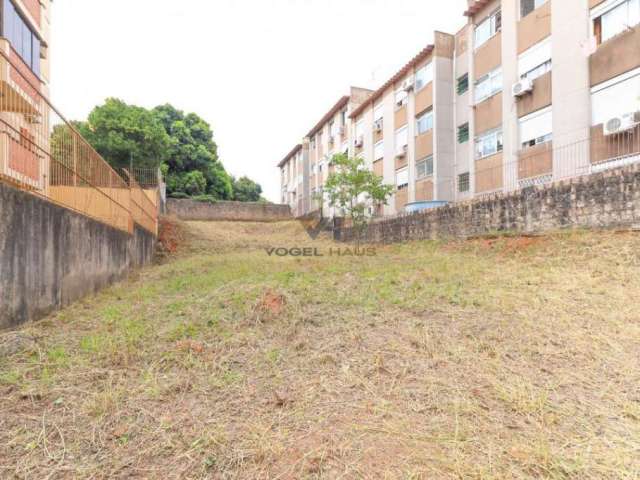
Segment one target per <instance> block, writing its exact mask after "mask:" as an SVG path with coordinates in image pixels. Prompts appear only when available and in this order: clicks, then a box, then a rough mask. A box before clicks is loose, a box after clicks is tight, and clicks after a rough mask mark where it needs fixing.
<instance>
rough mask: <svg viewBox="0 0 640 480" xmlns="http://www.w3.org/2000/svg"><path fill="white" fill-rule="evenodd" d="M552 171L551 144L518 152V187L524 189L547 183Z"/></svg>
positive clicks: (547, 143) (546, 143)
mask: <svg viewBox="0 0 640 480" xmlns="http://www.w3.org/2000/svg"><path fill="white" fill-rule="evenodd" d="M552 171H553V143H552V142H545V143H542V144H540V145H535V146H533V147H530V148H527V149H524V150H520V152H518V186H519V187H526V186H530V185H534V184H536V183H540V182H543V181H547V180H548V179H549V178H550V175H551V172H552Z"/></svg>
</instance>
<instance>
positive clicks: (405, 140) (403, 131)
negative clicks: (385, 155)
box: [396, 126, 409, 152]
mask: <svg viewBox="0 0 640 480" xmlns="http://www.w3.org/2000/svg"><path fill="white" fill-rule="evenodd" d="M408 144H409V130H408V129H407V127H406V126H404V127H402V128H399V129H398V130H396V152H400V151H401V150H403V149H404V147H406V146H407V145H408Z"/></svg>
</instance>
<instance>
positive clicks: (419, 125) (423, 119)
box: [416, 109, 433, 135]
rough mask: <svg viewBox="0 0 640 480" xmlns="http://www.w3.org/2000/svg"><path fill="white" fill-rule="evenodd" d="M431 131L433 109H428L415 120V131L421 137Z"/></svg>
mask: <svg viewBox="0 0 640 480" xmlns="http://www.w3.org/2000/svg"><path fill="white" fill-rule="evenodd" d="M430 130H433V109H429V110H427V111H426V112H424V113H423V114H422V115H420V116H419V117H418V118H417V119H416V131H417V132H418V135H422V134H423V133H426V132H428V131H430Z"/></svg>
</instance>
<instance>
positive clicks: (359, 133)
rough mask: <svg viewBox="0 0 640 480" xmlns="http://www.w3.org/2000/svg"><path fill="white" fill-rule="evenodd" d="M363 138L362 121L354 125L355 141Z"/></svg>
mask: <svg viewBox="0 0 640 480" xmlns="http://www.w3.org/2000/svg"><path fill="white" fill-rule="evenodd" d="M362 137H364V120H358V123H356V139H360V138H362Z"/></svg>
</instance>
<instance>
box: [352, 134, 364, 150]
mask: <svg viewBox="0 0 640 480" xmlns="http://www.w3.org/2000/svg"><path fill="white" fill-rule="evenodd" d="M363 144H364V138H362V137H358V138H356V139H355V140H354V141H353V146H354V147H356V148H360V147H362V145H363Z"/></svg>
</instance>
